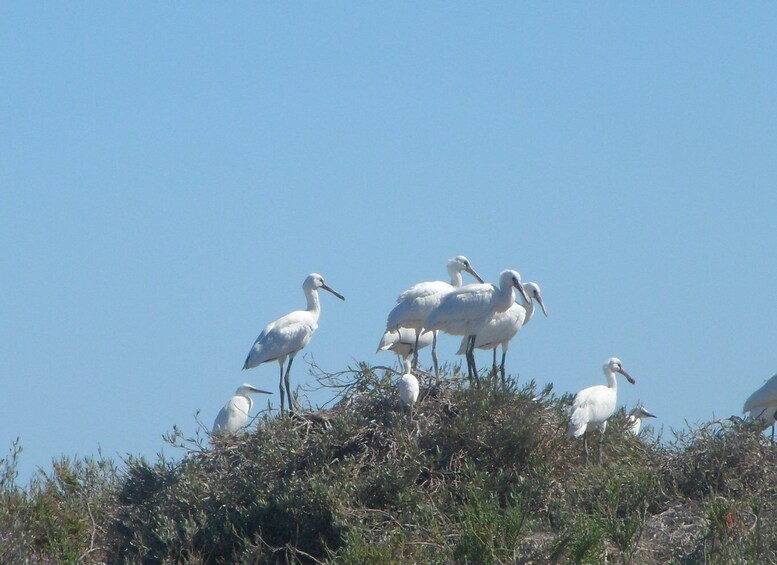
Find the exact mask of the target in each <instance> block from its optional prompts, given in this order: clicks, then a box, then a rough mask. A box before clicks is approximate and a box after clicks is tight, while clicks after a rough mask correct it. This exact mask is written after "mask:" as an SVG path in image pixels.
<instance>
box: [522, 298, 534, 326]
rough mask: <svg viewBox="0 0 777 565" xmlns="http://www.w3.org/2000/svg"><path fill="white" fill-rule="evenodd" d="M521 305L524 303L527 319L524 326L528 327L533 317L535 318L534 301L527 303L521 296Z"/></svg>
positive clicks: (524, 320)
mask: <svg viewBox="0 0 777 565" xmlns="http://www.w3.org/2000/svg"><path fill="white" fill-rule="evenodd" d="M521 303H523V309H524V310H526V317H525V318H524V319H523V324H524V325H526V324H528V323H529V320H531V317H532V316H534V300H529V302H528V303H527V302H526V299H525V298H524V297H523V296H521Z"/></svg>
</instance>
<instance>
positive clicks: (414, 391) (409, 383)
mask: <svg viewBox="0 0 777 565" xmlns="http://www.w3.org/2000/svg"><path fill="white" fill-rule="evenodd" d="M402 363H403V364H404V366H405V374H404V375H402V376H401V377H400V378H399V382H398V383H397V388H398V389H399V401H400V402H401V403H402V406H403V407H405V408H407V418H408V420H412V419H413V405H414V404H415V403H416V400H418V389H419V386H418V379H417V378H416V376H415V375H414V374H413V372H412V370H411V366H410V357H409V356H408V357H405V358H404V359H403V361H402Z"/></svg>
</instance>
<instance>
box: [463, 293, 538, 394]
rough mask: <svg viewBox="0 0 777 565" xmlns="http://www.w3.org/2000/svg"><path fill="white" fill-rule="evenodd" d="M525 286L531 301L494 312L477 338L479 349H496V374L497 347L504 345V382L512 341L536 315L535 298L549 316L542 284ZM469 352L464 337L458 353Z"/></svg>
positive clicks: (494, 365)
mask: <svg viewBox="0 0 777 565" xmlns="http://www.w3.org/2000/svg"><path fill="white" fill-rule="evenodd" d="M523 288H524V289H525V290H526V293H527V294H528V295H529V297H530V298H531V299H532V300H530V301H529V302H526V301H525V300H523V297H522V300H521V304H518V302H515V303H513V305H512V306H510V307H509V308H508V309H507V310H505V311H504V312H501V313H497V314H494V315H493V316H492V317H491V319H490V320H489V321H488V323H487V324H486V325H485V327H484V328H483V329H482V330H480V333H478V337H477V339H476V340H475V347H476V348H477V349H485V350H488V349H492V350H493V351H494V363H493V366H492V370H493V371H494V375H496V373H497V367H496V348H497V347H499V346H500V345H501V346H502V363H501V364H500V365H499V372H500V374H501V375H502V382H504V379H505V357H506V356H507V350H508V349H509V347H510V341H512V339H513V338H514V337H515V335H516V334H517V333H518V331H519V330H520V329H521V328H522V327H523V326H525V325H526V324H528V323H529V320H531V319H532V316H534V300H536V301H537V304H539V305H540V307H541V308H542V313H543V314H545V316H546V317H547V315H548V310H547V308H545V303H544V302H543V301H542V293H541V292H540V285H538V284H537V283H533V282H527V283H524V285H523ZM466 352H467V338H466V337H464V338H462V340H461V345H460V346H459V350H458V351H457V352H456V355H464V354H466Z"/></svg>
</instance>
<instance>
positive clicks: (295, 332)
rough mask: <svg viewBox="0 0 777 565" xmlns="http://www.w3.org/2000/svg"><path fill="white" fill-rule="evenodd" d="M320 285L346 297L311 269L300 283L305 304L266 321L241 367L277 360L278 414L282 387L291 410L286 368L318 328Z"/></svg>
mask: <svg viewBox="0 0 777 565" xmlns="http://www.w3.org/2000/svg"><path fill="white" fill-rule="evenodd" d="M319 288H320V289H323V290H326V291H329V292H331V293H332V294H334V295H335V296H336V297H337V298H339V299H340V300H345V297H343V295H342V294H340V293H339V292H337V291H335V290H333V289H331V288H330V287H328V286H327V285H326V284H325V283H324V278H323V277H322V276H321V275H319V274H318V273H311V274H310V275H308V276H307V277H306V278H305V282H303V283H302V290H303V291H304V292H305V298H306V299H307V302H308V305H307V308H306V309H305V310H295V311H294V312H291V313H289V314H286V315H285V316H283V317H281V318H278V319H277V320H275V321H274V322H270V323H269V324H267V327H265V328H264V329H263V330H262V333H260V334H259V337H257V338H256V341H255V342H254V345H253V347H251V351H249V352H248V357H246V361H245V364H244V365H243V369H251V368H253V367H256V366H258V365H261V364H262V363H266V362H267V361H278V364H279V365H280V366H281V383H280V391H281V414H283V395H284V390H285V393H286V395H287V396H288V399H289V410H294V404H293V400H292V397H291V385H290V383H289V371H290V370H291V363H292V361H294V356H295V355H296V354H297V353H298V352H299V351H300V350H301V349H302V348H304V347H305V346H306V345H307V344H308V343H309V342H310V338H312V337H313V332H315V331H316V329H317V328H318V318H319V316H320V315H321V305H320V303H319V299H318V289H319ZM287 357H288V359H289V364H288V365H287V366H286V373H285V375H284V373H283V363H284V362H285V361H286V358H287ZM284 382H285V388H284Z"/></svg>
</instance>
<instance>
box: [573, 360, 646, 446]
mask: <svg viewBox="0 0 777 565" xmlns="http://www.w3.org/2000/svg"><path fill="white" fill-rule="evenodd" d="M603 369H604V375H605V376H606V377H607V385H596V386H591V387H588V388H584V389H583V390H581V391H580V392H578V393H577V394H576V395H575V400H574V401H573V402H572V416H571V418H570V420H569V428H568V429H567V436H569V437H580V436H582V435H583V434H585V432H586V430H587V429H588V428H589V427H594V426H598V427H599V431H600V432H601V433H602V435H601V437H600V439H599V460H600V461H601V458H602V449H601V441H602V439H603V438H604V431H605V430H606V429H607V418H609V417H610V416H612V415H613V414H614V413H615V404H616V402H617V401H618V382H617V381H616V379H615V373H620V374H621V375H623V376H624V377H626V380H627V381H629V382H630V383H631V384H634V382H635V381H634V379H632V378H631V376H630V375H629V374H628V373H627V372H626V371H625V370H624V369H623V365H622V364H621V361H620V359H618V358H617V357H611V358H609V359H608V360H607V361H606V362H605V364H604V367H603ZM583 446H584V448H585V459H586V461H588V439H587V437H585V436H584V437H583Z"/></svg>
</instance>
